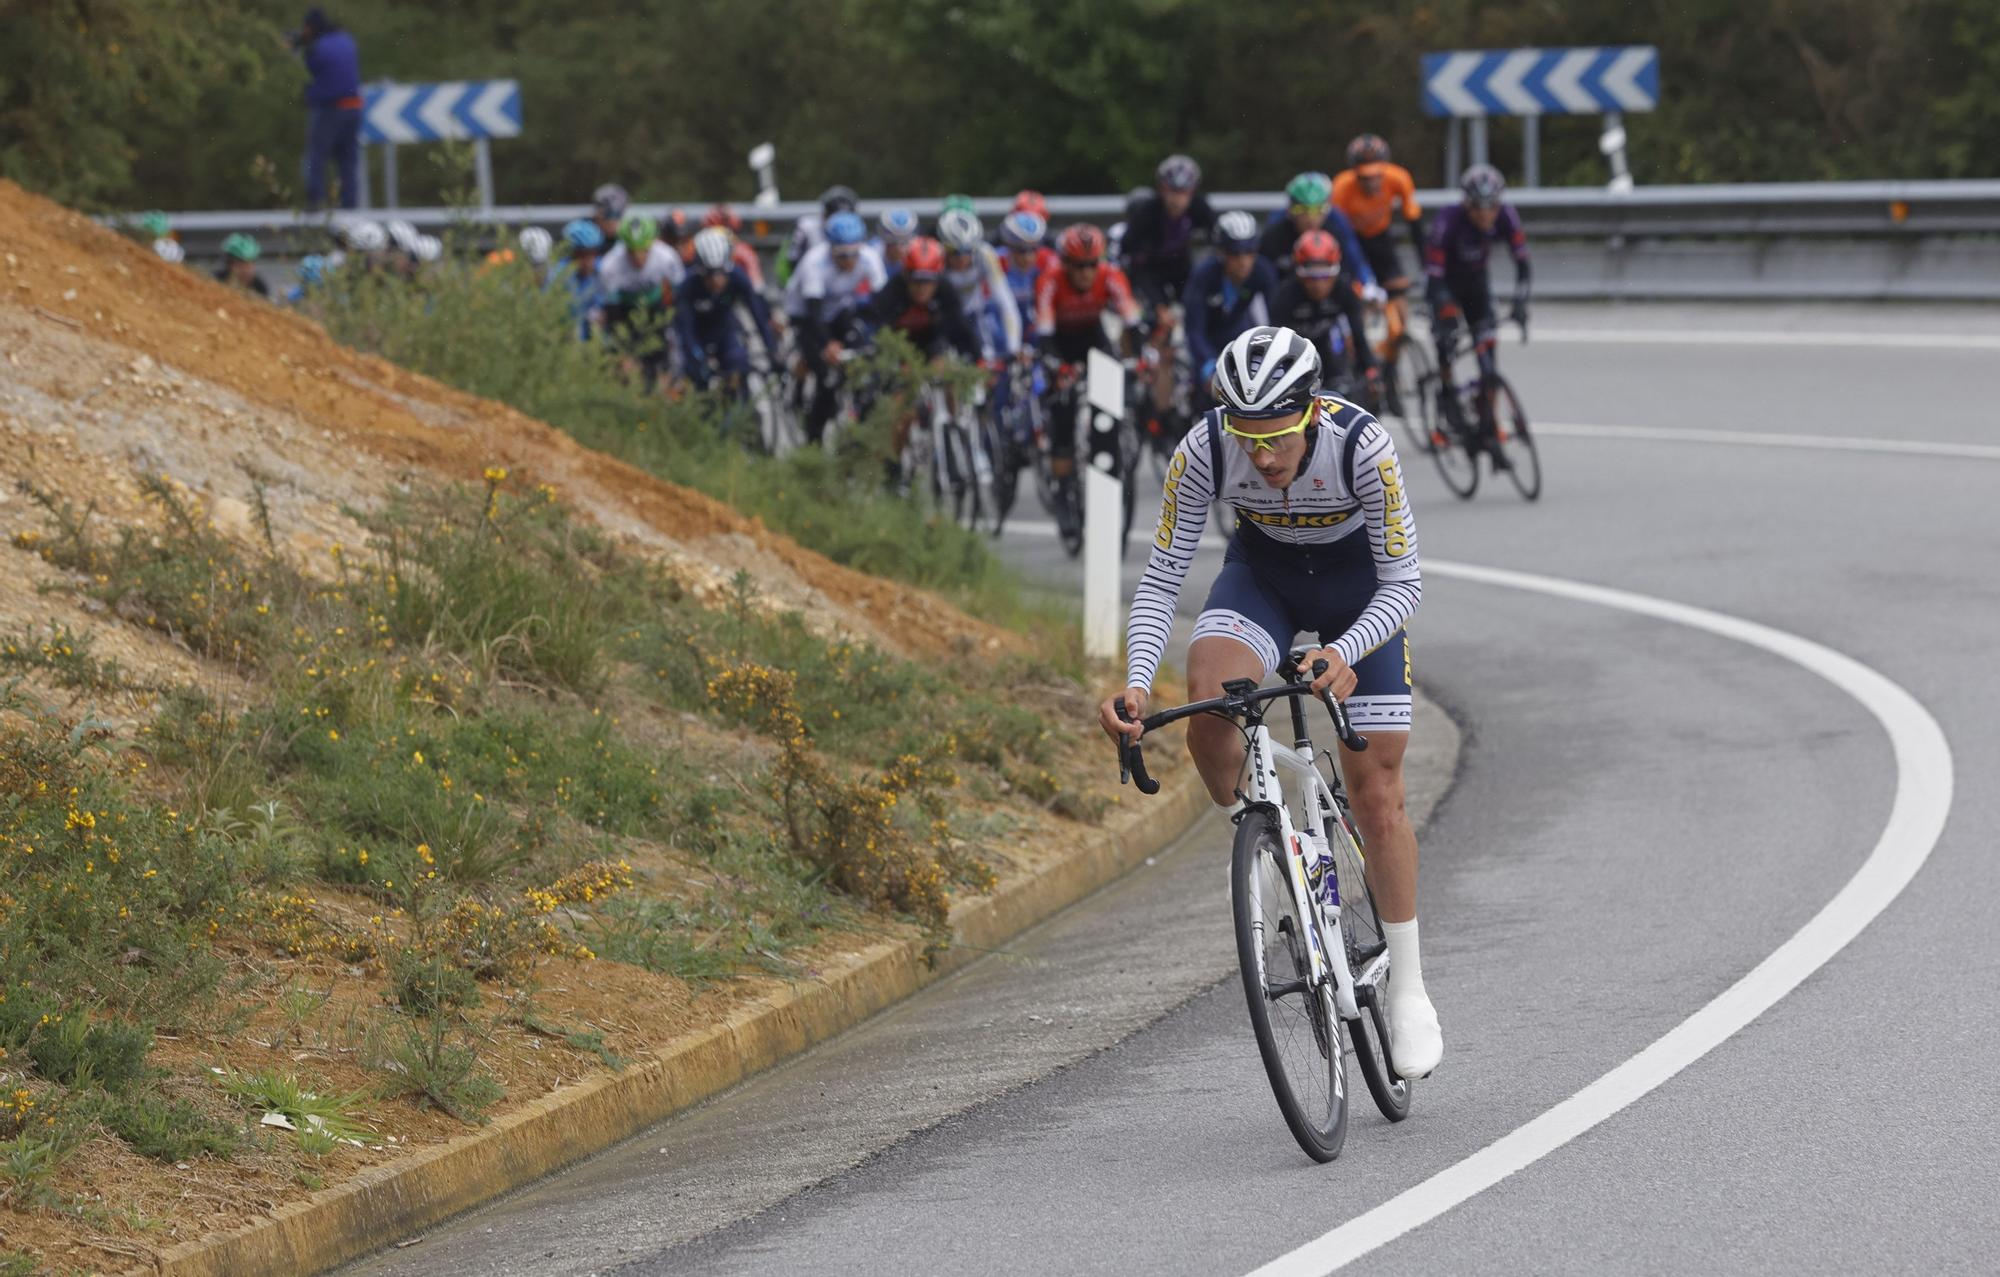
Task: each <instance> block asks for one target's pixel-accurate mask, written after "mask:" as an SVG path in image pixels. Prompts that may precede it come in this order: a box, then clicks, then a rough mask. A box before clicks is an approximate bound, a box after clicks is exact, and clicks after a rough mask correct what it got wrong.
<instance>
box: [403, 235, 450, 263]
mask: <svg viewBox="0 0 2000 1277" xmlns="http://www.w3.org/2000/svg"><path fill="white" fill-rule="evenodd" d="M409 253H410V256H412V257H414V258H416V259H417V260H418V261H420V262H434V261H436V260H437V259H438V258H440V257H442V256H444V241H443V240H441V239H439V238H438V237H437V236H435V235H419V236H417V238H416V241H415V243H414V244H412V245H411V247H410V249H409Z"/></svg>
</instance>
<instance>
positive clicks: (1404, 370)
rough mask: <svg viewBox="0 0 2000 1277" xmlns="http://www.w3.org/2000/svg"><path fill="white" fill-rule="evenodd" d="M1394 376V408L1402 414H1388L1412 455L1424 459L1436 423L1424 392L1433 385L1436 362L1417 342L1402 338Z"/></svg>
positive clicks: (1431, 442)
mask: <svg viewBox="0 0 2000 1277" xmlns="http://www.w3.org/2000/svg"><path fill="white" fill-rule="evenodd" d="M1394 376H1395V386H1396V406H1397V407H1398V408H1400V409H1402V411H1401V412H1398V413H1395V414H1392V415H1394V416H1395V418H1396V424H1397V425H1398V426H1399V427H1401V429H1402V432H1403V437H1404V439H1406V440H1408V442H1409V444H1410V448H1411V452H1412V454H1413V455H1420V456H1427V455H1429V454H1430V452H1431V450H1432V449H1433V448H1435V447H1436V446H1437V443H1436V435H1435V432H1436V430H1437V423H1436V421H1435V420H1434V419H1433V416H1432V413H1431V411H1430V408H1431V401H1430V400H1429V399H1427V398H1426V397H1425V394H1424V389H1425V387H1426V386H1431V385H1436V384H1437V361H1436V360H1434V359H1432V358H1431V353H1430V352H1429V351H1428V350H1425V349H1424V347H1423V344H1422V343H1421V342H1418V341H1417V340H1415V339H1414V338H1410V337H1405V338H1404V339H1403V341H1402V343H1401V344H1400V345H1398V346H1397V348H1396V362H1395V364H1394Z"/></svg>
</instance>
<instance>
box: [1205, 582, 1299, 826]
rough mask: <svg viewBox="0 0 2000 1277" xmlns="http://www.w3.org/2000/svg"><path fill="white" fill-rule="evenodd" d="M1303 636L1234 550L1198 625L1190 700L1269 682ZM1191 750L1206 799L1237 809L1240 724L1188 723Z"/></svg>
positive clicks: (1218, 721) (1240, 772)
mask: <svg viewBox="0 0 2000 1277" xmlns="http://www.w3.org/2000/svg"><path fill="white" fill-rule="evenodd" d="M1297 632H1298V631H1297V628H1296V627H1295V626H1294V625H1293V624H1292V622H1291V619H1290V617H1289V616H1287V614H1286V611H1285V608H1284V605H1283V604H1282V603H1280V602H1279V601H1278V599H1277V597H1276V596H1275V595H1273V594H1272V593H1271V592H1270V591H1269V590H1267V589H1266V588H1265V587H1264V586H1263V584H1262V583H1260V582H1259V581H1258V579H1257V574H1256V572H1255V571H1254V570H1253V569H1252V568H1251V566H1250V564H1249V563H1248V562H1246V561H1245V560H1244V559H1242V558H1241V557H1239V555H1238V552H1237V551H1236V549H1235V547H1234V546H1233V545H1232V546H1231V549H1230V553H1229V554H1228V555H1227V556H1225V557H1224V559H1223V564H1222V571H1221V572H1219V573H1217V574H1216V577H1215V584H1214V585H1213V586H1211V587H1209V591H1208V599H1207V601H1206V602H1205V603H1203V604H1202V610H1201V615H1200V616H1199V617H1198V618H1196V620H1195V623H1194V637H1193V640H1192V641H1191V642H1189V644H1188V698H1189V699H1190V700H1204V699H1207V698H1209V697H1214V696H1220V695H1222V685H1223V684H1224V683H1226V682H1228V681H1229V680H1230V679H1234V678H1254V679H1258V680H1260V681H1261V680H1262V679H1264V678H1267V677H1269V675H1270V673H1271V671H1272V670H1274V669H1276V668H1277V667H1278V661H1279V660H1280V659H1281V658H1282V656H1283V653H1284V652H1285V650H1286V649H1287V648H1289V647H1290V645H1291V641H1292V636H1293V635H1294V634H1296V633H1297ZM1187 748H1188V754H1189V756H1190V757H1192V758H1193V759H1194V765H1195V769H1196V770H1197V771H1199V772H1200V773H1201V779H1202V783H1203V784H1205V785H1207V786H1208V796H1209V797H1210V798H1211V799H1213V800H1214V801H1215V802H1216V804H1217V805H1218V806H1223V807H1227V806H1229V805H1230V804H1232V803H1234V802H1235V801H1236V790H1237V787H1238V786H1239V785H1240V784H1242V783H1243V759H1244V751H1243V733H1242V732H1241V731H1239V730H1238V729H1237V727H1236V725H1235V724H1234V723H1230V722H1226V721H1224V720H1222V719H1219V718H1216V717H1213V716H1212V715H1201V716H1197V717H1195V718H1191V719H1189V720H1188V734H1187Z"/></svg>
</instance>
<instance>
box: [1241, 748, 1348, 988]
mask: <svg viewBox="0 0 2000 1277" xmlns="http://www.w3.org/2000/svg"><path fill="white" fill-rule="evenodd" d="M1281 764H1282V765H1283V766H1284V767H1285V768H1286V770H1289V771H1295V772H1297V773H1299V775H1300V778H1301V779H1302V780H1303V781H1305V783H1306V786H1307V790H1306V793H1307V795H1308V806H1310V807H1313V808H1316V809H1319V810H1320V811H1321V812H1322V814H1324V813H1325V812H1327V811H1330V810H1331V808H1332V803H1331V802H1330V801H1329V799H1328V798H1327V797H1326V796H1325V794H1324V791H1325V790H1326V781H1325V780H1324V779H1323V778H1322V777H1321V776H1320V774H1319V769H1318V768H1317V767H1315V766H1314V765H1313V755H1312V753H1311V752H1310V751H1309V750H1301V749H1295V748H1292V747H1289V746H1284V745H1279V744H1278V743H1277V742H1276V741H1274V740H1273V739H1272V738H1271V731H1270V729H1269V728H1267V727H1265V726H1264V725H1263V724H1261V723H1260V724H1258V726H1257V727H1256V729H1255V730H1254V731H1253V732H1252V733H1251V737H1250V766H1251V790H1250V794H1251V796H1250V805H1251V806H1253V807H1263V808H1265V809H1266V810H1268V811H1270V812H1271V813H1272V814H1273V815H1274V816H1275V817H1276V818H1277V821H1278V839H1279V842H1280V843H1281V844H1282V845H1283V847H1284V848H1285V853H1286V854H1285V871H1286V873H1287V874H1289V875H1290V878H1291V884H1292V898H1293V899H1294V900H1301V901H1304V902H1306V905H1305V909H1304V910H1303V911H1302V912H1305V913H1308V914H1310V916H1311V919H1312V925H1309V926H1307V927H1306V954H1307V958H1308V961H1309V964H1310V971H1311V973H1310V975H1309V977H1308V983H1309V984H1310V985H1311V987H1312V991H1313V992H1314V993H1315V994H1317V993H1318V992H1319V991H1320V990H1321V989H1322V988H1324V987H1325V985H1326V983H1327V981H1328V980H1329V979H1330V980H1331V981H1332V982H1333V1005H1334V1010H1335V1012H1336V1013H1337V1014H1338V1015H1339V1016H1340V1018H1341V1019H1343V1020H1356V1019H1359V1018H1360V1017H1361V1008H1360V1005H1359V1003H1357V1002H1356V1001H1355V997H1354V975H1353V973H1352V972H1350V971H1349V970H1348V969H1347V962H1346V960H1345V956H1344V955H1345V954H1346V951H1347V950H1346V941H1345V938H1344V936H1343V935H1342V933H1341V927H1340V906H1339V905H1337V904H1336V905H1334V906H1333V907H1332V908H1331V909H1329V908H1327V907H1326V906H1324V905H1323V904H1322V902H1321V900H1320V893H1319V892H1318V891H1316V890H1315V889H1314V888H1313V886H1312V884H1311V883H1310V882H1309V881H1308V880H1307V878H1306V850H1305V841H1304V839H1305V837H1306V836H1305V835H1302V834H1301V833H1299V831H1298V828H1297V826H1295V825H1294V824H1293V823H1292V813H1291V809H1290V808H1289V807H1288V806H1287V805H1286V804H1285V803H1284V801H1283V796H1284V790H1283V789H1282V788H1281V786H1280V785H1279V781H1278V768H1279V766H1280V765H1281ZM1326 860H1327V863H1326V864H1325V866H1324V869H1325V872H1327V873H1329V874H1331V873H1333V872H1334V867H1333V863H1332V846H1331V845H1330V844H1329V846H1328V848H1327V853H1326ZM1329 944H1330V945H1333V946H1335V947H1336V948H1337V949H1338V951H1339V952H1340V953H1341V954H1342V955H1343V957H1342V959H1341V960H1340V961H1334V960H1333V959H1332V958H1330V957H1329V956H1328V953H1327V946H1328V945H1329Z"/></svg>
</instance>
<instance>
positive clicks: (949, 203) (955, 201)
mask: <svg viewBox="0 0 2000 1277" xmlns="http://www.w3.org/2000/svg"><path fill="white" fill-rule="evenodd" d="M977 211H978V210H976V209H975V208H974V207H973V205H972V197H971V196H970V195H957V194H953V195H947V196H945V197H944V202H943V203H942V204H940V205H938V216H940V217H942V216H943V215H944V214H946V213H951V212H961V213H972V212H977Z"/></svg>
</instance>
